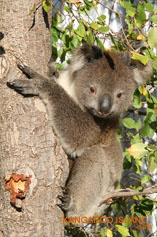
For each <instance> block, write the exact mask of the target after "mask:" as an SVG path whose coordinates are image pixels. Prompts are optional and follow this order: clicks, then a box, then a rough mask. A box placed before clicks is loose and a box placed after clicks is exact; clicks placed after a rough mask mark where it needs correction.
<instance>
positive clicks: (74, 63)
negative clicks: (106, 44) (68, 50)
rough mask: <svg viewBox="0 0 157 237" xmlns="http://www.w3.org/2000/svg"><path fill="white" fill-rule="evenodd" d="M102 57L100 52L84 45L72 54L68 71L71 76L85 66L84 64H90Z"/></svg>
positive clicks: (95, 47)
mask: <svg viewBox="0 0 157 237" xmlns="http://www.w3.org/2000/svg"><path fill="white" fill-rule="evenodd" d="M102 56H103V53H102V50H101V49H100V48H99V47H97V46H95V45H90V44H84V45H82V46H81V47H79V48H77V49H76V50H75V51H74V53H73V57H72V60H71V64H70V71H71V73H72V74H73V73H74V72H76V71H79V70H80V69H81V68H83V67H84V66H85V64H87V63H90V62H92V61H94V60H96V59H99V58H101V57H102Z"/></svg>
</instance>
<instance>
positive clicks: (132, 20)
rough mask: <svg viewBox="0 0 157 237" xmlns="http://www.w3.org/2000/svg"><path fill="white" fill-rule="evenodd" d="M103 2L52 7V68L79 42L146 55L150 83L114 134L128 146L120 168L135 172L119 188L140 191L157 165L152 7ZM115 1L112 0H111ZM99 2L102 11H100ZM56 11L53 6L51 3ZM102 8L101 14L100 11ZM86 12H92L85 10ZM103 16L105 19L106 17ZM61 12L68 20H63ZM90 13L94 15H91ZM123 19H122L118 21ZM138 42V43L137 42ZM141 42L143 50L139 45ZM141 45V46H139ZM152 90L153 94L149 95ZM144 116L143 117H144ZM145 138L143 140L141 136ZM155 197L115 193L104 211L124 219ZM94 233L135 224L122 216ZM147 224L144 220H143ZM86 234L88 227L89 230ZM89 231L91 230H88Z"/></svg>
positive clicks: (147, 210) (129, 232)
mask: <svg viewBox="0 0 157 237" xmlns="http://www.w3.org/2000/svg"><path fill="white" fill-rule="evenodd" d="M102 2H103V1H101V2H99V1H97V0H82V1H78V0H67V1H65V4H64V6H63V8H64V13H63V11H59V10H57V14H54V16H53V19H52V42H53V44H52V51H53V52H52V55H53V59H54V60H55V62H56V66H57V68H58V69H61V68H62V67H63V63H65V62H66V63H67V64H68V63H69V55H70V53H71V51H72V50H73V49H74V48H76V47H77V46H79V45H81V44H82V43H86V42H87V43H91V44H97V45H99V46H100V47H101V48H102V49H104V44H106V42H108V41H110V42H111V49H112V50H119V51H124V50H129V51H130V52H131V53H132V58H133V59H136V60H139V61H141V62H142V63H143V64H146V63H147V62H148V61H149V60H152V62H153V67H154V75H153V77H152V80H151V82H150V83H148V84H147V85H145V86H142V87H139V88H138V89H137V90H136V91H135V94H134V98H133V105H132V107H131V109H130V113H129V110H128V116H127V117H125V118H124V119H123V120H122V124H121V125H122V127H123V132H122V129H120V132H119V135H118V137H119V139H121V141H122V142H123V143H127V146H128V147H129V148H128V149H126V150H125V152H124V156H125V159H124V170H134V172H135V173H136V174H137V175H138V176H137V182H135V184H132V185H131V184H130V183H126V184H125V186H124V184H123V188H124V187H131V188H132V189H134V190H142V188H143V187H145V185H147V184H148V183H149V184H152V179H153V176H154V173H153V172H154V171H155V168H157V148H156V146H155V143H154V140H153V139H152V138H153V136H154V133H155V132H157V117H156V115H157V98H156V97H157V92H155V87H156V86H157V72H156V70H157V55H156V54H155V50H154V49H155V48H156V49H157V27H156V24H157V16H156V13H157V8H154V7H153V4H152V3H150V2H148V1H140V2H139V3H138V4H137V5H136V4H134V1H133V0H130V1H125V0H121V1H120V3H116V4H118V8H116V9H118V10H114V7H112V8H110V7H109V6H108V5H107V4H106V3H105V4H103V3H102ZM113 4H115V1H113ZM119 5H121V6H122V7H123V8H124V9H125V12H126V15H125V16H124V15H123V14H124V13H122V12H121V11H120V10H119V7H120V6H119ZM100 7H102V9H104V13H103V14H100V11H99V9H100ZM43 8H44V10H45V11H46V12H47V11H48V10H49V8H50V3H49V1H43ZM53 10H54V11H55V12H56V8H53ZM106 11H107V14H106ZM91 12H92V14H90V13H91ZM107 15H108V16H109V19H108V18H107V17H106V16H107ZM67 16H68V18H69V19H70V20H69V21H67ZM92 16H94V18H93V17H92ZM112 17H114V18H115V19H116V20H117V22H119V29H118V31H114V30H113V28H112V27H111V23H112ZM124 18H125V24H123V21H124ZM139 41H140V46H139V47H137V45H138V44H137V43H138V42H139ZM141 42H142V48H143V52H144V55H141V54H140V53H139V52H140V50H141ZM143 46H144V47H143ZM155 93H156V94H155ZM144 115H145V116H144ZM148 137H149V144H146V143H145V141H146V140H147V138H148ZM144 162H145V163H146V164H147V166H148V170H147V171H146V172H145V173H143V172H142V169H141V168H142V166H143V163H144ZM154 206H155V202H153V201H152V200H149V197H141V196H133V197H132V198H127V199H126V198H125V199H124V198H117V199H116V200H115V201H114V202H113V203H112V204H111V205H110V206H109V208H108V213H111V211H112V212H113V210H114V218H115V219H114V220H116V217H117V216H121V217H124V218H125V220H130V218H131V217H142V216H146V215H151V213H152V211H153V208H154ZM93 226H94V227H92V228H93V229H92V231H93V232H92V233H94V236H101V237H103V236H107V237H111V236H117V233H119V236H135V237H136V236H140V235H139V230H138V229H137V228H138V226H139V224H137V223H135V222H134V221H131V222H129V221H126V222H125V221H122V222H118V223H117V224H115V223H112V224H109V223H107V224H106V225H104V226H103V227H102V225H97V224H96V225H93ZM143 226H144V227H139V228H149V227H148V224H145V225H143ZM67 233H69V234H73V236H88V235H89V236H90V234H88V233H87V232H86V231H85V230H82V231H81V229H79V230H75V229H72V230H67ZM90 233H91V232H90ZM91 236H93V235H91Z"/></svg>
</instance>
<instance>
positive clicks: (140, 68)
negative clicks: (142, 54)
mask: <svg viewBox="0 0 157 237" xmlns="http://www.w3.org/2000/svg"><path fill="white" fill-rule="evenodd" d="M123 58H124V61H125V63H126V65H127V66H128V67H129V68H131V69H132V70H133V72H134V81H135V83H136V84H137V86H139V85H143V84H144V83H145V82H146V81H148V80H149V79H150V77H151V75H152V74H153V67H152V63H151V62H150V61H149V62H148V63H147V64H146V65H144V64H142V63H141V62H140V61H138V60H134V59H132V58H131V54H130V52H128V51H125V52H124V53H123Z"/></svg>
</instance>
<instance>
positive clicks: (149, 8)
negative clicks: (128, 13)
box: [144, 2, 154, 13]
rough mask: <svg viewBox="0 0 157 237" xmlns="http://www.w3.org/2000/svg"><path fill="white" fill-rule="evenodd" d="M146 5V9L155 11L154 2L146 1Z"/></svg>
mask: <svg viewBox="0 0 157 237" xmlns="http://www.w3.org/2000/svg"><path fill="white" fill-rule="evenodd" d="M144 6H145V8H146V10H147V11H148V12H150V13H151V12H152V11H153V8H154V6H153V4H152V3H150V2H145V3H144Z"/></svg>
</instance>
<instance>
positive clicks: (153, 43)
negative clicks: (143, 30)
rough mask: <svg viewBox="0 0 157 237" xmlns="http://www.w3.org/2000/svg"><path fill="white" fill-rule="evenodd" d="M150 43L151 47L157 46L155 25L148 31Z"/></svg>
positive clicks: (156, 28)
mask: <svg viewBox="0 0 157 237" xmlns="http://www.w3.org/2000/svg"><path fill="white" fill-rule="evenodd" d="M148 43H149V45H150V47H151V48H153V47H155V46H157V27H153V28H152V29H151V30H150V31H149V33H148Z"/></svg>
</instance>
